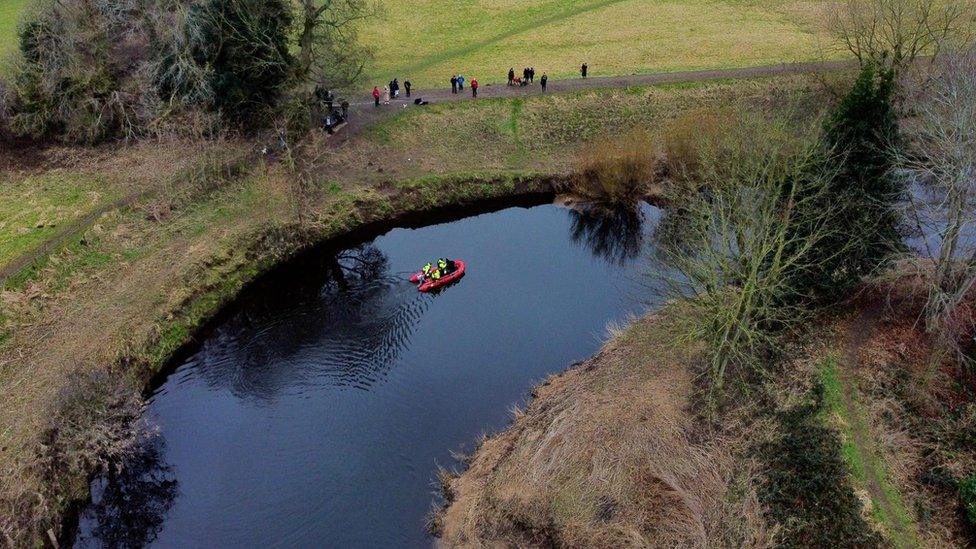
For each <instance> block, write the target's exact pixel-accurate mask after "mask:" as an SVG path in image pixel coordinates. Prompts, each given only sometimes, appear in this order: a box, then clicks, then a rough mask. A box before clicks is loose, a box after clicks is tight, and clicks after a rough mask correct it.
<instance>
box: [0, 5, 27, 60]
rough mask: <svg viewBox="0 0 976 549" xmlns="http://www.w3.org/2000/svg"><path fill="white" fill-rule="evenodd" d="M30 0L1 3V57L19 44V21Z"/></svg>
mask: <svg viewBox="0 0 976 549" xmlns="http://www.w3.org/2000/svg"><path fill="white" fill-rule="evenodd" d="M29 1H30V0H3V1H2V2H0V55H5V54H6V53H7V52H8V51H10V50H11V49H12V48H14V46H16V44H17V21H18V20H19V18H20V13H21V11H23V9H24V6H26V5H27V2H29Z"/></svg>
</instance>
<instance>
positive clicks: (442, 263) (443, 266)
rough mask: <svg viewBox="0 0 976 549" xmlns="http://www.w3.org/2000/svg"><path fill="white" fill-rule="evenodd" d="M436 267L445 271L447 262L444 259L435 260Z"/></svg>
mask: <svg viewBox="0 0 976 549" xmlns="http://www.w3.org/2000/svg"><path fill="white" fill-rule="evenodd" d="M437 267H438V268H439V269H442V270H443V269H446V268H447V260H446V259H438V260H437Z"/></svg>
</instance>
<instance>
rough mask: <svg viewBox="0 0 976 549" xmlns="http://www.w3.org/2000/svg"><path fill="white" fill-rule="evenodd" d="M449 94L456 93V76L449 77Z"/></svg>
mask: <svg viewBox="0 0 976 549" xmlns="http://www.w3.org/2000/svg"><path fill="white" fill-rule="evenodd" d="M451 93H457V75H456V74H455V75H454V76H452V77H451Z"/></svg>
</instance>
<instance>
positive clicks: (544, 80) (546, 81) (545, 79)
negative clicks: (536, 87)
mask: <svg viewBox="0 0 976 549" xmlns="http://www.w3.org/2000/svg"><path fill="white" fill-rule="evenodd" d="M539 83H540V84H542V93H546V85H547V84H549V75H547V74H546V73H542V78H541V79H539Z"/></svg>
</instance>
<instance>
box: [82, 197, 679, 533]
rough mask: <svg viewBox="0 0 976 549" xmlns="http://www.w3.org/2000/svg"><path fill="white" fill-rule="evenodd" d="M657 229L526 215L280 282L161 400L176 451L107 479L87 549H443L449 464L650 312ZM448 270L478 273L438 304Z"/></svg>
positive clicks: (158, 412)
mask: <svg viewBox="0 0 976 549" xmlns="http://www.w3.org/2000/svg"><path fill="white" fill-rule="evenodd" d="M659 215H660V213H659V211H658V210H657V209H655V208H652V207H650V206H645V207H643V208H642V209H641V210H640V211H637V212H633V213H629V214H614V215H611V216H609V217H607V216H602V215H581V214H579V213H577V212H574V211H571V210H568V209H564V208H559V207H557V206H552V205H545V206H539V207H534V208H530V209H523V208H512V209H508V210H503V211H499V212H496V213H490V214H485V215H480V216H476V217H471V218H467V219H463V220H461V221H456V222H452V223H446V224H440V225H435V226H431V227H426V228H423V229H417V230H409V229H396V230H393V231H391V232H389V233H388V234H385V235H383V236H380V237H379V238H376V239H375V240H374V241H372V242H370V243H367V244H365V245H362V246H359V247H356V248H353V249H349V250H345V251H342V252H341V253H339V254H337V255H332V254H328V253H324V254H323V257H322V258H321V259H320V260H317V261H315V262H312V263H310V264H309V265H306V266H305V267H303V268H302V269H299V272H297V273H296V272H291V273H288V274H282V275H280V276H276V277H274V278H273V279H272V280H271V281H270V282H268V283H267V285H266V286H267V289H266V290H264V291H263V292H262V293H261V294H260V295H258V296H256V297H254V298H252V299H248V300H245V302H244V303H242V304H241V305H240V306H239V307H238V308H237V310H236V311H234V312H233V314H232V315H231V316H230V318H229V320H227V321H226V322H225V323H224V324H223V325H221V326H220V327H219V328H218V329H216V330H215V333H213V334H212V335H211V336H210V337H209V339H207V340H206V341H205V342H204V343H203V345H202V347H201V348H200V349H199V351H198V352H197V353H196V354H194V355H193V356H192V357H191V358H190V359H189V360H187V361H186V363H185V364H183V365H182V366H180V367H179V368H178V369H177V370H176V371H175V372H174V373H173V374H172V375H170V376H169V377H168V379H167V380H166V381H165V383H163V384H162V386H161V387H159V389H158V390H157V391H156V392H155V393H154V394H153V396H152V398H151V401H150V406H149V410H148V412H147V419H148V420H150V421H151V422H152V423H154V424H155V425H158V429H159V436H158V437H157V438H156V439H155V441H154V442H152V443H147V445H146V449H145V452H144V454H143V455H140V456H138V458H137V459H135V460H133V462H132V463H131V464H130V466H129V467H127V468H126V469H124V470H123V471H122V472H121V473H119V474H113V475H112V476H111V477H110V478H106V479H100V480H98V481H96V482H95V484H94V490H93V491H94V503H93V504H92V505H90V506H89V507H88V509H87V510H86V511H85V512H84V514H83V516H82V519H81V527H80V533H79V537H78V540H77V545H79V546H98V545H141V544H144V543H147V542H148V543H150V544H152V545H155V546H158V547H267V546H281V547H296V546H315V547H423V546H429V545H430V544H431V538H429V536H428V535H427V534H426V531H425V517H426V515H427V514H428V512H429V511H430V510H431V508H432V505H434V502H435V500H436V496H435V486H434V477H435V472H436V468H437V466H438V465H442V466H447V467H452V466H456V465H457V463H456V461H455V460H454V458H453V457H452V452H455V451H470V450H471V449H473V445H474V444H475V442H476V441H477V440H478V437H479V435H480V434H481V433H484V432H492V431H495V430H497V429H500V428H503V427H504V426H505V425H506V424H507V423H508V422H509V421H510V410H511V408H512V406H513V405H516V404H522V403H524V402H525V401H526V398H527V393H528V391H529V389H530V388H531V387H532V386H533V385H534V384H535V383H536V382H538V381H539V380H541V379H543V378H545V377H546V376H547V375H548V374H551V373H553V372H558V371H561V370H564V369H565V368H567V367H568V366H570V365H571V364H573V363H574V362H575V361H578V360H580V359H582V358H585V357H586V356H588V355H590V354H592V353H593V352H595V351H596V350H597V349H598V348H599V346H600V345H601V342H602V341H603V338H604V333H605V328H606V326H607V323H608V322H610V321H614V320H617V321H619V320H623V319H624V318H625V317H626V316H627V315H628V314H630V313H639V312H641V311H642V310H643V309H644V308H645V307H646V306H647V305H648V303H647V301H646V299H648V297H649V296H650V295H652V294H650V293H648V288H646V285H647V284H648V278H647V277H645V276H642V275H641V273H640V268H639V265H641V264H642V261H640V260H638V259H637V258H636V256H638V255H640V253H641V251H642V247H643V246H646V242H647V240H648V239H646V238H643V237H642V235H644V234H646V233H648V232H649V231H650V230H652V227H653V226H654V225H655V224H656V223H657V221H658V218H659ZM439 255H451V256H453V257H458V258H462V259H464V260H465V261H466V262H467V264H468V274H467V276H466V277H465V278H464V279H462V280H461V282H460V283H458V284H457V285H455V286H453V287H450V288H448V289H446V290H445V291H443V292H442V293H440V294H439V295H421V294H419V293H418V292H417V291H416V289H415V287H414V286H413V285H411V284H410V283H409V282H407V281H406V278H407V275H408V273H409V272H410V271H411V270H413V269H414V268H416V267H417V266H418V265H420V264H421V263H422V261H423V260H424V259H425V258H434V257H437V256H439Z"/></svg>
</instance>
